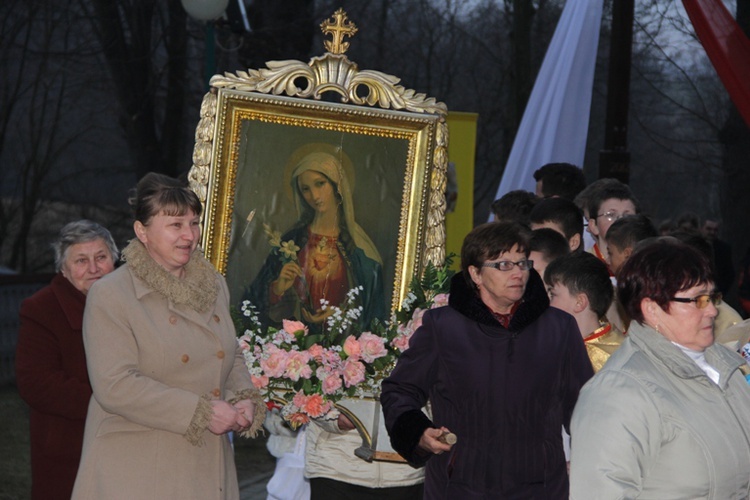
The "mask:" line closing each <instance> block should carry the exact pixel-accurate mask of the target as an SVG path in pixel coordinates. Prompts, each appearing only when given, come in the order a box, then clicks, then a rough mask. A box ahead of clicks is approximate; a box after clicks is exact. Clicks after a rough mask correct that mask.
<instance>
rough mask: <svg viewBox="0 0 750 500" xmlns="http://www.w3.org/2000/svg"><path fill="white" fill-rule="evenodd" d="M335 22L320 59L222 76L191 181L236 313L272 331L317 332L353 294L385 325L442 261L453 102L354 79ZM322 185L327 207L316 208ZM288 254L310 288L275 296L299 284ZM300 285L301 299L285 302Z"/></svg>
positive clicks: (382, 78)
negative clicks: (248, 307)
mask: <svg viewBox="0 0 750 500" xmlns="http://www.w3.org/2000/svg"><path fill="white" fill-rule="evenodd" d="M337 23H338V25H339V26H343V27H344V28H345V27H346V25H347V22H346V19H345V14H344V13H343V12H342V11H338V12H337V13H336V14H335V16H334V20H333V21H332V22H330V23H329V24H330V25H331V26H333V27H332V28H331V30H333V31H331V32H332V34H333V35H335V36H334V40H333V41H331V42H326V46H327V48H329V52H327V53H326V54H325V55H323V56H322V57H318V58H313V59H312V60H311V61H310V62H309V63H303V62H301V61H281V62H269V63H268V67H267V68H264V69H260V70H248V71H247V72H238V73H237V74H225V75H216V76H214V77H213V78H212V79H211V90H210V92H209V93H208V94H206V96H205V97H204V100H203V104H202V107H201V120H200V122H199V124H198V128H197V131H196V145H195V150H194V154H193V160H194V165H193V167H192V169H191V171H190V174H189V179H190V184H191V187H192V188H193V189H194V190H195V191H196V192H197V193H198V194H199V197H200V198H201V201H202V202H203V203H204V206H205V211H204V217H203V238H202V246H203V249H204V252H205V253H206V256H207V258H208V259H209V260H210V261H211V262H212V263H213V264H214V265H215V266H216V268H217V269H218V270H219V271H220V272H221V273H223V274H224V275H225V276H226V278H227V283H228V285H229V288H230V293H231V295H232V300H233V302H235V303H239V302H240V301H241V300H242V299H243V297H244V298H250V299H251V300H252V302H253V303H254V305H255V306H256V307H257V308H259V309H260V312H261V316H262V317H263V321H264V322H269V323H276V324H278V323H279V322H280V319H281V318H282V317H285V318H289V317H290V314H291V315H296V317H298V319H300V320H307V321H312V322H313V323H314V322H315V319H316V318H315V316H316V312H317V310H318V309H319V307H318V306H319V300H320V299H321V298H323V297H326V300H328V302H329V303H335V302H338V301H340V300H342V296H341V294H342V290H344V289H348V288H351V286H352V285H354V284H357V285H359V286H362V287H363V288H364V290H363V291H362V293H361V295H362V299H363V302H364V314H363V316H364V318H366V319H371V318H375V317H380V318H387V316H388V314H389V311H391V310H392V309H394V308H395V307H396V306H398V304H400V303H401V302H402V301H403V299H404V298H405V296H406V294H407V292H408V285H409V282H410V280H411V278H412V277H413V276H414V274H415V273H418V272H419V270H420V269H421V267H422V266H423V265H424V264H425V263H426V262H427V261H428V260H430V261H432V262H434V263H440V262H442V260H443V258H444V240H445V236H444V225H443V218H444V207H445V200H444V186H445V171H446V166H447V157H446V154H447V152H446V141H447V128H446V125H445V115H446V109H445V105H443V104H442V103H437V102H435V100H434V99H431V98H427V97H425V96H424V95H422V94H417V93H416V92H414V91H412V90H408V89H405V88H404V87H402V86H399V85H398V79H397V78H395V77H393V76H390V75H386V74H383V73H380V72H377V71H372V70H358V69H357V66H356V65H355V64H354V63H352V62H351V61H349V60H348V58H347V57H346V56H345V55H344V54H343V51H344V50H346V48H347V47H348V43H345V42H343V38H342V32H341V31H340V29H343V28H340V29H338V30H337V28H336V25H337ZM349 25H350V23H349ZM324 31H325V30H324ZM344 33H345V32H344ZM300 86H301V87H300ZM325 92H328V93H334V94H339V95H340V96H341V100H342V101H344V102H343V103H332V102H322V101H320V100H319V99H320V97H321V95H322V94H323V93H325ZM281 94H286V95H281ZM375 105H377V107H375ZM316 174H317V175H316ZM320 178H322V179H324V180H325V181H326V182H327V183H328V184H329V185H330V187H331V189H330V195H329V198H328V199H322V198H321V199H319V198H316V196H318V195H317V194H315V184H316V180H319V179H320ZM328 204H335V205H336V208H333V209H332V208H331V207H329V206H328ZM332 228H333V229H332ZM316 231H317V232H316ZM334 233H336V235H338V234H341V236H342V237H341V238H333V237H332V235H333V234H334ZM289 248H298V250H297V252H300V251H301V252H304V253H305V255H304V259H305V261H306V264H307V263H308V261H309V264H307V265H306V266H305V267H306V271H307V273H306V276H305V277H304V278H305V279H303V280H295V281H296V283H294V284H290V282H292V281H293V280H292V279H286V280H285V282H284V283H283V284H280V285H279V286H277V287H276V288H275V290H271V289H270V287H269V285H270V283H272V282H275V283H277V284H278V283H279V281H280V280H279V278H280V277H282V281H283V278H284V277H289V278H291V275H292V274H294V275H295V276H300V275H301V274H302V273H301V271H302V269H301V268H300V266H299V265H298V264H299V259H291V258H290V256H291V255H292V254H291V253H290V252H289ZM290 260H295V261H297V264H294V263H291V262H290ZM302 282H304V283H302ZM292 286H295V287H297V288H299V290H298V293H297V294H296V296H295V300H294V301H288V300H277V299H278V298H279V297H280V296H282V295H284V296H285V295H287V294H284V293H282V292H285V291H286V289H288V288H289V287H292ZM285 287H286V289H285ZM316 290H317V291H316ZM323 290H325V291H326V292H325V293H324V291H323ZM330 290H338V294H337V295H336V294H334V295H335V296H331V293H330ZM275 292H278V293H275ZM282 302H283V304H282ZM272 306H273V307H272ZM270 309H275V310H274V311H271V310H270Z"/></svg>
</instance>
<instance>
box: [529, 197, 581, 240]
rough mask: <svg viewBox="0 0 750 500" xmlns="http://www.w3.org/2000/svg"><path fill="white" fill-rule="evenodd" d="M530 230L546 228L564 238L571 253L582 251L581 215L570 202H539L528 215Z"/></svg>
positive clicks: (550, 199) (561, 200) (558, 199)
mask: <svg viewBox="0 0 750 500" xmlns="http://www.w3.org/2000/svg"><path fill="white" fill-rule="evenodd" d="M529 220H530V221H531V229H532V230H534V229H541V228H543V227H547V228H549V229H554V230H555V231H557V232H558V233H560V234H562V235H563V236H565V239H566V240H568V246H569V247H570V251H571V252H578V251H583V214H582V213H581V210H580V209H579V208H578V207H577V206H576V204H575V203H573V202H572V201H570V200H566V199H564V198H547V199H546V200H540V201H539V202H538V203H537V204H536V205H535V206H534V208H533V209H532V210H531V214H529Z"/></svg>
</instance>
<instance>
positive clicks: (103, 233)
mask: <svg viewBox="0 0 750 500" xmlns="http://www.w3.org/2000/svg"><path fill="white" fill-rule="evenodd" d="M53 247H54V250H55V266H56V268H57V271H58V273H57V275H56V276H55V277H54V278H53V279H52V283H51V284H50V285H49V286H47V287H45V288H43V289H41V290H40V291H38V292H37V293H36V294H34V295H33V296H32V297H30V298H28V299H26V300H25V301H23V303H22V304H21V315H20V319H21V328H20V330H19V332H18V344H17V348H16V383H17V385H18V391H19V393H20V394H21V397H22V398H23V399H24V400H25V401H26V403H28V405H29V407H30V408H31V412H30V419H31V422H30V427H31V429H30V430H31V498H32V499H34V500H36V499H39V500H42V499H44V500H55V499H69V498H70V494H71V492H72V491H73V483H74V481H75V478H76V472H77V471H78V462H79V461H80V459H81V445H82V443H83V428H84V425H85V423H86V410H87V408H88V406H89V399H90V398H91V384H90V383H89V376H88V372H87V370H86V357H85V354H84V350H83V337H82V336H81V325H82V322H83V307H84V305H85V304H86V294H87V293H88V290H89V288H90V287H91V285H92V284H93V283H94V282H95V281H96V280H98V279H99V278H101V277H102V276H104V275H105V274H107V273H110V272H112V271H113V270H114V268H115V261H116V260H117V256H118V252H117V246H116V245H115V242H114V240H113V239H112V236H111V235H110V234H109V231H107V230H106V229H105V228H103V227H102V226H100V225H99V224H97V223H95V222H91V221H88V220H79V221H76V222H71V223H70V224H68V225H66V226H65V227H63V228H62V230H61V231H60V236H59V238H58V239H57V241H56V242H55V243H54V244H53Z"/></svg>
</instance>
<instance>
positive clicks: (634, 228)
mask: <svg viewBox="0 0 750 500" xmlns="http://www.w3.org/2000/svg"><path fill="white" fill-rule="evenodd" d="M657 236H659V232H658V231H657V229H656V226H654V223H653V222H651V219H649V218H648V217H646V216H645V215H642V214H636V215H627V216H625V217H623V218H621V219H618V220H616V221H615V222H613V223H612V225H611V226H609V229H608V230H607V236H606V237H605V238H604V239H605V240H606V247H607V256H608V257H609V260H608V263H609V268H610V269H611V270H612V272H613V273H614V275H615V276H617V274H618V273H619V272H620V269H621V268H622V265H623V264H624V263H625V261H626V260H628V258H629V257H630V255H631V254H632V253H633V249H634V248H635V245H636V244H637V243H638V242H639V241H642V240H645V239H647V238H656V237H657Z"/></svg>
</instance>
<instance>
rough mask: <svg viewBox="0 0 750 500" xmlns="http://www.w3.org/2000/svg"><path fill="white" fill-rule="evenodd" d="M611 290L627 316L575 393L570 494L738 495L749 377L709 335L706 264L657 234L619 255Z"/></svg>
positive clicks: (744, 471)
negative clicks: (617, 340)
mask: <svg viewBox="0 0 750 500" xmlns="http://www.w3.org/2000/svg"><path fill="white" fill-rule="evenodd" d="M618 294H619V298H620V300H621V301H622V303H623V305H625V307H626V308H627V311H628V313H629V314H630V316H631V317H632V319H633V322H632V323H631V326H630V329H629V330H628V338H627V340H626V341H625V342H624V343H623V344H622V347H620V349H619V350H618V351H617V352H615V353H614V354H613V355H612V357H611V358H610V359H609V361H608V362H607V364H606V365H605V366H604V368H602V370H601V371H599V373H597V375H596V376H594V378H593V379H591V380H590V381H589V383H588V384H586V386H584V388H583V389H582V391H581V394H580V396H579V398H578V403H577V405H576V408H575V411H574V414H573V420H572V423H571V436H572V438H571V439H572V442H571V453H572V454H571V478H570V484H571V498H574V499H584V498H591V499H596V500H601V499H609V498H640V499H646V498H652V499H659V500H663V499H666V498H716V499H726V498H748V497H749V496H750V472H748V471H750V386H748V382H747V381H746V380H745V376H744V375H743V372H742V370H744V369H745V367H746V364H745V362H744V360H743V359H742V358H741V357H740V356H739V355H737V354H736V353H734V352H732V351H731V350H729V349H727V348H725V347H724V346H722V345H719V344H715V343H714V334H713V324H714V319H715V318H716V314H717V312H716V305H717V304H718V303H719V302H720V300H721V295H720V294H718V293H717V292H716V291H715V286H714V278H713V275H712V271H711V267H710V264H709V263H708V261H707V260H706V259H705V257H703V256H702V255H701V254H699V253H698V252H697V251H696V250H694V249H692V248H690V247H688V246H687V245H685V244H683V243H679V242H677V241H676V240H668V239H663V240H658V241H656V242H655V243H652V244H650V245H648V246H646V247H644V248H642V249H640V250H638V251H637V252H636V253H634V254H633V255H632V256H631V258H630V259H629V260H628V261H627V262H626V264H625V265H624V267H623V269H622V271H621V274H620V275H619V277H618ZM741 368H742V370H741Z"/></svg>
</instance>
